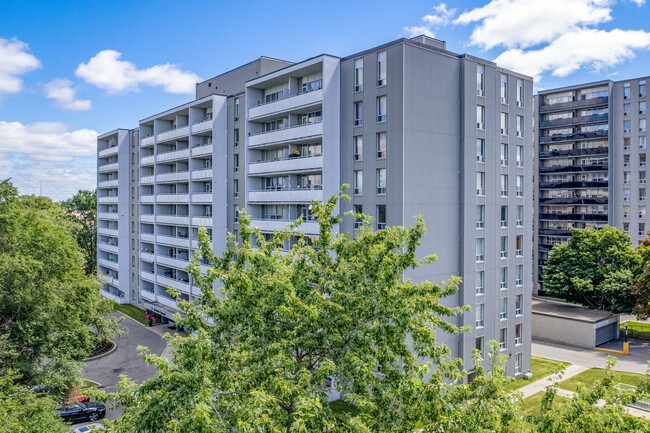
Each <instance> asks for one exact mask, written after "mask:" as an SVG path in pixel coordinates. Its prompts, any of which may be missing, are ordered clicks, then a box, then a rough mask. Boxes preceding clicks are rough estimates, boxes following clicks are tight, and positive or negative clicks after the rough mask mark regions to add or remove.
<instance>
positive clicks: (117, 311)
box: [114, 310, 148, 328]
mask: <svg viewBox="0 0 650 433" xmlns="http://www.w3.org/2000/svg"><path fill="white" fill-rule="evenodd" d="M114 313H119V314H121V315H122V316H124V317H126V318H127V319H130V320H133V321H134V322H135V323H137V324H138V325H140V326H144V327H145V328H148V326H147V325H145V324H144V323H140V322H138V321H137V320H135V319H134V318H133V317H131V316H129V315H127V314H124V313H122V312H121V311H120V310H115V311H114Z"/></svg>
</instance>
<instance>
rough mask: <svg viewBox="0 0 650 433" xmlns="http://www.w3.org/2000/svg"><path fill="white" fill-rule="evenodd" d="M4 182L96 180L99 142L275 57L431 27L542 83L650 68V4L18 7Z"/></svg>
mask: <svg viewBox="0 0 650 433" xmlns="http://www.w3.org/2000/svg"><path fill="white" fill-rule="evenodd" d="M0 10H1V11H2V21H1V24H0V179H4V178H7V177H12V180H13V182H14V184H15V185H16V186H18V187H19V189H20V191H21V193H24V194H34V193H38V192H39V188H40V185H41V184H42V185H43V194H44V195H47V196H50V197H52V198H54V199H57V200H58V199H63V198H66V197H69V196H70V195H71V194H72V193H74V192H75V191H76V190H77V189H79V188H94V187H95V136H96V134H97V133H103V132H106V131H109V130H112V129H115V128H118V127H123V128H132V127H135V126H137V121H138V120H139V119H142V118H144V117H147V116H149V115H151V114H155V113H157V112H160V111H162V110H164V109H166V108H169V107H173V106H176V105H179V104H181V103H184V102H186V101H189V100H191V99H192V97H193V95H192V89H193V83H194V82H195V81H196V80H197V79H207V78H210V77H211V76H214V75H217V74H219V73H221V72H224V71H227V70H229V69H231V68H234V67H236V66H238V65H241V64H243V63H246V62H249V61H251V60H253V59H255V58H257V57H259V56H261V55H265V56H270V57H276V58H281V59H285V60H290V61H300V60H302V59H305V58H308V57H312V56H314V55H317V54H321V53H328V54H332V55H338V56H345V55H349V54H352V53H354V52H356V51H361V50H364V49H367V48H370V47H372V46H376V45H380V44H382V43H385V42H388V41H391V40H393V39H397V38H399V37H403V36H411V35H415V34H419V33H427V34H431V35H435V37H437V38H438V39H442V40H445V41H446V42H447V48H448V49H449V50H450V51H454V52H457V53H469V54H472V55H475V56H478V57H482V58H486V59H490V60H495V59H496V60H497V61H498V63H499V64H500V65H503V66H506V67H509V68H512V69H515V70H518V71H521V72H524V73H528V74H530V75H533V76H534V77H535V79H536V88H537V89H548V88H553V87H559V86H564V85H569V84H573V83H579V82H584V81H596V80H600V79H607V78H609V79H613V80H623V79H625V78H630V77H637V76H647V75H650V57H649V56H648V53H649V51H648V49H649V48H650V21H649V20H648V17H649V16H650V4H646V2H645V0H618V1H615V0H492V1H487V0H483V1H447V2H446V3H440V2H431V1H419V0H415V1H413V0H411V1H408V2H395V1H383V0H374V1H372V2H370V1H366V2H362V1H356V2H350V1H345V2H343V1H329V2H327V3H321V4H300V3H292V2H272V1H265V2H250V1H239V2H215V1H201V0H188V1H183V2H177V1H176V2H171V1H163V0H158V1H155V2H153V1H130V2H127V1H113V2H95V1H92V2H91V1H87V2H81V1H75V2H73V1H65V0H60V1H56V2H53V1H20V2H9V1H4V2H3V3H2V4H1V5H0Z"/></svg>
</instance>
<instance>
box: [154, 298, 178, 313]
mask: <svg viewBox="0 0 650 433" xmlns="http://www.w3.org/2000/svg"><path fill="white" fill-rule="evenodd" d="M156 300H157V302H160V303H161V304H163V305H165V306H167V307H170V308H173V309H174V310H177V311H178V305H176V301H174V300H173V299H171V298H168V297H166V296H157V297H156Z"/></svg>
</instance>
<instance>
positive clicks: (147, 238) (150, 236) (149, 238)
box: [140, 233, 155, 243]
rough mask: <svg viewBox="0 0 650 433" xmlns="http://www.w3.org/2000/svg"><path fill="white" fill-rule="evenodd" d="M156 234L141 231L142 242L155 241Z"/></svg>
mask: <svg viewBox="0 0 650 433" xmlns="http://www.w3.org/2000/svg"><path fill="white" fill-rule="evenodd" d="M154 239H155V236H154V234H153V233H140V241H141V242H151V243H154Z"/></svg>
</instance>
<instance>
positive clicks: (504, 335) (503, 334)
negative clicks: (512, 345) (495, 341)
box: [499, 328, 508, 349]
mask: <svg viewBox="0 0 650 433" xmlns="http://www.w3.org/2000/svg"><path fill="white" fill-rule="evenodd" d="M499 347H500V348H501V349H505V348H506V347H508V328H501V329H500V330H499Z"/></svg>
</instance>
